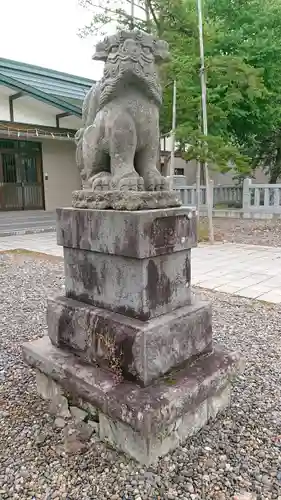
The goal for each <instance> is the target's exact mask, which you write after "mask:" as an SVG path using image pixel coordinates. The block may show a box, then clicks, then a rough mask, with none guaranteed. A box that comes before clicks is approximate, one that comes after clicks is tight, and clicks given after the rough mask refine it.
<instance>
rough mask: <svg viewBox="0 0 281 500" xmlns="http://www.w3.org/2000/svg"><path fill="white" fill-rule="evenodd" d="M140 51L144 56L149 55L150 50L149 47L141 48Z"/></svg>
mask: <svg viewBox="0 0 281 500" xmlns="http://www.w3.org/2000/svg"><path fill="white" fill-rule="evenodd" d="M142 50H143V52H144V53H145V54H151V50H150V48H149V47H143V49H142Z"/></svg>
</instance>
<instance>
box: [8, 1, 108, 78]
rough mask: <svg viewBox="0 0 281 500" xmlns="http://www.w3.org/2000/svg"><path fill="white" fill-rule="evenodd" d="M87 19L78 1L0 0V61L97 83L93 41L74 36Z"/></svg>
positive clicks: (98, 70) (88, 14)
mask: <svg viewBox="0 0 281 500" xmlns="http://www.w3.org/2000/svg"><path fill="white" fill-rule="evenodd" d="M90 18H91V16H90V13H89V12H88V11H87V10H85V9H83V8H81V7H79V6H78V0H0V57H5V58H7V59H14V60H16V61H22V62H27V63H31V64H37V65H39V66H44V67H47V68H52V69H56V70H58V71H64V72H67V73H73V74H75V75H80V76H85V77H87V78H92V79H93V80H95V79H98V78H100V76H101V72H102V67H103V66H102V63H97V62H94V61H92V60H91V56H92V54H93V52H94V47H93V44H94V40H93V39H92V40H91V39H87V40H81V39H80V38H79V37H78V35H77V32H78V29H79V28H81V27H83V26H84V25H85V24H87V23H88V22H89V21H90Z"/></svg>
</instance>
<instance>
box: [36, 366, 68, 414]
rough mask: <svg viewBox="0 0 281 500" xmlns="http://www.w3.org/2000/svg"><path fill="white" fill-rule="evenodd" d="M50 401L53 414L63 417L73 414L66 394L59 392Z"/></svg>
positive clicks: (50, 409)
mask: <svg viewBox="0 0 281 500" xmlns="http://www.w3.org/2000/svg"><path fill="white" fill-rule="evenodd" d="M41 371H42V370H41ZM50 401H51V403H50V406H49V411H50V413H52V415H55V416H56V417H61V418H69V417H70V416H71V415H70V411H69V408H68V400H67V398H66V397H65V396H62V394H58V395H56V396H54V397H52V398H51V399H50Z"/></svg>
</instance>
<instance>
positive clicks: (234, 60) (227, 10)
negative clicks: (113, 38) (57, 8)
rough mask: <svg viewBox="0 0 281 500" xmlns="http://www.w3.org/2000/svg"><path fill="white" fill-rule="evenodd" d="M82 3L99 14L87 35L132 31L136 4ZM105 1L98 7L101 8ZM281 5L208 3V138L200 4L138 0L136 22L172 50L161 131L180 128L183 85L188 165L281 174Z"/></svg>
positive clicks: (268, 1)
mask: <svg viewBox="0 0 281 500" xmlns="http://www.w3.org/2000/svg"><path fill="white" fill-rule="evenodd" d="M99 1H101V0H81V3H82V4H84V5H85V6H87V7H89V8H92V9H93V20H92V23H91V25H90V26H88V27H86V28H85V29H84V31H83V35H85V34H89V33H94V34H95V35H96V36H97V37H98V36H100V35H101V32H102V31H103V32H104V33H105V32H108V31H110V29H112V28H113V27H114V28H116V27H131V16H130V4H131V2H130V0H124V2H119V1H118V0H108V1H107V3H104V2H103V1H101V4H99V3H98V2H99ZM95 2H97V3H95ZM280 12H281V0H219V1H218V0H204V42H205V57H206V74H207V88H208V137H203V136H202V133H201V131H200V116H201V109H200V106H201V90H200V79H199V75H200V61H199V40H198V19H197V10H196V0H138V3H137V2H136V3H135V19H134V24H135V26H136V27H139V28H141V29H144V30H148V31H150V32H154V33H155V34H157V35H158V36H160V37H163V38H164V39H165V40H167V41H168V42H169V44H170V50H171V53H172V59H171V61H170V62H169V63H168V64H166V65H165V66H164V67H163V68H162V69H161V78H162V81H163V87H164V105H163V108H162V111H161V117H160V125H161V131H162V132H163V133H168V132H169V130H170V129H171V122H172V82H173V80H174V79H176V81H177V139H178V143H179V144H180V148H181V150H182V152H183V154H184V155H185V157H186V158H187V159H192V158H196V159H198V160H199V161H201V162H202V161H204V160H207V161H208V162H209V163H211V164H212V165H216V166H217V168H219V169H220V170H222V171H226V170H227V169H228V168H229V166H230V165H235V166H236V169H237V171H238V173H239V174H240V175H241V174H242V175H243V174H246V173H248V172H249V168H251V169H253V170H254V169H255V168H256V167H257V166H259V165H263V166H265V167H264V168H266V169H267V170H268V172H269V175H270V180H271V181H272V182H275V181H276V179H277V178H278V177H279V175H280V172H281V132H280V118H281V116H280V113H281V107H280V102H281V95H280V94H281V90H280V89H281V81H280V80H281V43H280V40H281V16H280Z"/></svg>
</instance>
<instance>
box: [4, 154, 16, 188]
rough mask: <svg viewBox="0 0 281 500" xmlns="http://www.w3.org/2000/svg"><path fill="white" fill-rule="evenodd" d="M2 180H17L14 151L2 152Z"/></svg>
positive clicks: (13, 181)
mask: <svg viewBox="0 0 281 500" xmlns="http://www.w3.org/2000/svg"><path fill="white" fill-rule="evenodd" d="M2 165H3V181H4V182H7V183H10V182H12V183H15V182H17V166H16V155H15V154H14V153H2Z"/></svg>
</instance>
